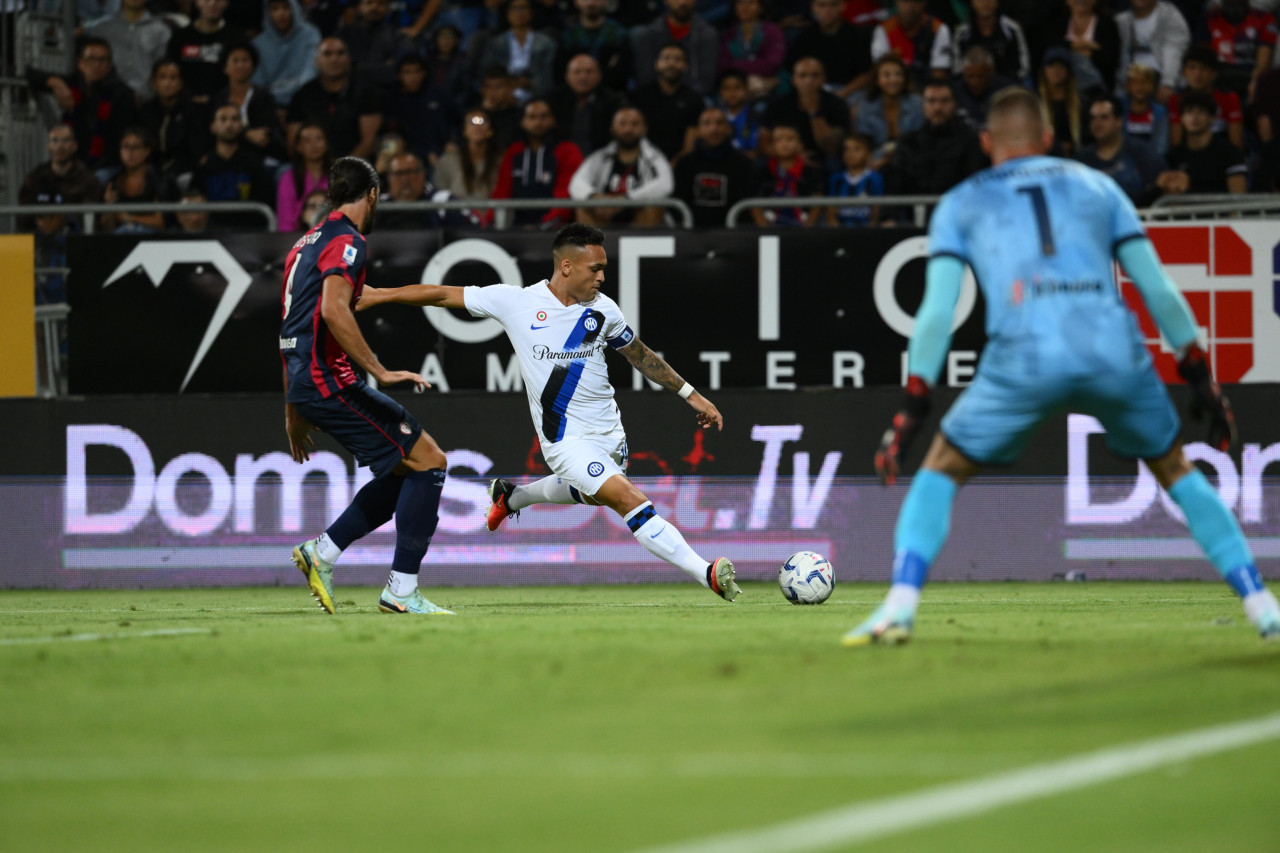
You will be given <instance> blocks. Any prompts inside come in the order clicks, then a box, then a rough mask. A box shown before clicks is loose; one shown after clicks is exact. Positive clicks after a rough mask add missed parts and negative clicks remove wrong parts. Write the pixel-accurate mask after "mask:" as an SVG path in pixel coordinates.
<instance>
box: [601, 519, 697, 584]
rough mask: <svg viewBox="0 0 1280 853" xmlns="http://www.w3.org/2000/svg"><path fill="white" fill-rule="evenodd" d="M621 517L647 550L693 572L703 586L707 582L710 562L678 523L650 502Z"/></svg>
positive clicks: (679, 567) (690, 572)
mask: <svg viewBox="0 0 1280 853" xmlns="http://www.w3.org/2000/svg"><path fill="white" fill-rule="evenodd" d="M622 520H623V521H625V522H626V523H627V526H628V527H630V528H631V535H632V536H634V537H635V538H636V541H637V542H639V543H640V544H641V545H643V546H644V549H645V550H646V551H648V552H649V553H650V554H652V555H654V556H655V557H661V558H662V559H664V560H666V561H667V562H668V563H670V564H671V565H673V566H675V567H676V568H678V569H683V570H684V571H686V572H688V573H689V574H691V575H693V577H694V578H696V579H697V581H698V583H700V584H702V585H703V586H706V585H707V564H708V563H709V562H711V561H710V560H704V559H702V558H701V557H699V556H698V554H697V552H695V551H694V550H693V549H692V548H690V547H689V543H688V542H685V541H684V537H683V536H681V535H680V531H679V530H676V526H675V525H674V524H672V523H671V522H669V521H667V520H666V519H665V518H663V517H662V516H660V515H658V514H657V513H656V512H654V511H653V504H652V503H651V502H649V501H645V502H644V503H642V504H640V506H638V507H636V508H635V509H633V510H631V512H629V513H627V514H626V515H625V516H623V518H622Z"/></svg>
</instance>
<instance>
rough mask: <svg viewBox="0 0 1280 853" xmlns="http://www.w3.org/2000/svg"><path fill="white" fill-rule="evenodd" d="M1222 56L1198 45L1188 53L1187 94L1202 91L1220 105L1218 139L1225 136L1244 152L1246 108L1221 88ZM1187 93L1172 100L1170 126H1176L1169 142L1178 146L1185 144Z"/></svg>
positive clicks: (1184, 71) (1216, 118) (1185, 67)
mask: <svg viewBox="0 0 1280 853" xmlns="http://www.w3.org/2000/svg"><path fill="white" fill-rule="evenodd" d="M1218 67H1219V66H1218V57H1217V55H1216V54H1214V52H1213V49H1212V48H1209V47H1204V46H1200V45H1197V46H1196V47H1193V48H1191V49H1190V50H1188V51H1187V55H1186V57H1185V58H1184V59H1183V60H1182V76H1183V79H1185V80H1186V81H1187V90H1186V92H1202V93H1204V94H1206V95H1208V96H1209V97H1211V98H1213V100H1214V101H1216V102H1217V104H1218V111H1217V114H1216V115H1215V116H1214V119H1213V133H1214V135H1215V136H1222V137H1225V138H1226V139H1227V140H1228V141H1229V142H1230V143H1231V144H1232V145H1234V146H1235V147H1237V148H1239V149H1241V150H1244V109H1243V108H1242V107H1241V106H1240V97H1239V96H1238V95H1237V94H1236V93H1235V92H1232V91H1230V90H1228V89H1221V88H1219V87H1218V86H1217V82H1218ZM1186 92H1182V93H1177V94H1174V95H1173V96H1172V97H1170V98H1169V123H1170V124H1171V125H1172V127H1171V129H1170V133H1169V139H1170V141H1171V142H1172V143H1173V144H1174V145H1179V144H1181V142H1182V115H1181V105H1182V98H1183V96H1184V95H1185V94H1186Z"/></svg>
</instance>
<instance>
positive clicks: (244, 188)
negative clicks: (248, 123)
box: [191, 104, 276, 230]
mask: <svg viewBox="0 0 1280 853" xmlns="http://www.w3.org/2000/svg"><path fill="white" fill-rule="evenodd" d="M209 130H210V132H211V133H212V134H213V148H212V149H211V150H210V151H209V153H208V154H206V155H205V158H204V161H203V162H202V163H201V164H200V165H199V166H197V167H196V171H195V174H193V175H192V176H191V185H192V186H194V187H199V188H200V189H201V190H204V194H205V197H206V198H208V199H209V201H257V202H261V203H263V204H265V205H267V207H272V208H274V206H275V201H276V193H275V182H274V181H273V180H272V179H271V176H270V174H269V173H268V172H267V170H266V169H265V168H264V167H263V165H262V155H261V154H259V153H258V152H257V151H255V150H254V149H253V147H252V146H250V145H247V144H245V141H244V122H243V121H241V119H240V110H239V109H237V108H236V107H235V106H234V105H232V104H223V105H222V106H220V107H218V108H217V109H216V110H214V113H213V122H212V124H210V126H209ZM214 222H216V223H217V224H218V225H219V226H220V227H223V228H243V229H245V230H251V229H254V228H260V227H261V224H260V223H261V222H262V217H260V216H258V215H257V214H254V213H219V214H217V215H215V216H214Z"/></svg>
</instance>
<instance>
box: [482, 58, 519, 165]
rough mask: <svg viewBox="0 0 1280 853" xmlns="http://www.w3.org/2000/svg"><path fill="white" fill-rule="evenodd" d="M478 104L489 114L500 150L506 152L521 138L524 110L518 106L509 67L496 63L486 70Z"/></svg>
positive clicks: (494, 136)
mask: <svg viewBox="0 0 1280 853" xmlns="http://www.w3.org/2000/svg"><path fill="white" fill-rule="evenodd" d="M476 106H477V107H478V108H479V109H482V110H484V111H485V112H486V113H487V114H488V115H489V121H490V123H491V124H492V125H493V138H494V139H495V140H496V141H497V144H498V150H499V151H504V152H505V151H506V150H507V148H509V147H510V146H511V144H512V143H513V142H516V141H517V140H519V139H520V136H521V133H522V132H523V131H522V128H521V124H522V123H523V121H524V110H522V109H521V108H520V107H518V106H516V87H515V82H514V81H513V80H512V79H511V75H510V74H508V73H507V69H505V68H500V67H498V66H496V65H495V66H492V67H490V68H489V69H487V70H486V71H485V73H484V80H483V81H482V82H481V83H480V101H479V103H478V104H476Z"/></svg>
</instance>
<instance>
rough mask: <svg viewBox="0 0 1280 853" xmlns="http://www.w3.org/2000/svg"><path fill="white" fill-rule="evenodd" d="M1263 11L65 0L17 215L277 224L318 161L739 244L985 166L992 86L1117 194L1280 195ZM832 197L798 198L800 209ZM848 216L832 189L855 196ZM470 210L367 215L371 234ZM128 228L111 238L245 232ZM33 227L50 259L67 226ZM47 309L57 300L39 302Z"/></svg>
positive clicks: (867, 207)
mask: <svg viewBox="0 0 1280 853" xmlns="http://www.w3.org/2000/svg"><path fill="white" fill-rule="evenodd" d="M1276 5H1280V4H1278V3H1277V0H1253V2H1252V3H1250V1H1249V0H1216V2H1209V3H1205V2H1203V0H1201V2H1195V0H1110V2H1108V0H896V2H892V0H884V2H878V0H772V2H769V0H505V2H504V0H397V2H391V0H236V2H235V3H234V4H229V3H228V0H79V2H78V9H79V11H80V13H81V23H82V27H81V31H80V38H79V41H78V44H77V62H76V68H75V71H74V72H73V73H71V74H70V75H59V74H51V73H48V72H47V71H44V70H37V69H34V68H33V69H28V71H27V76H28V79H29V81H30V85H31V86H32V87H33V89H35V90H37V91H41V92H48V93H49V94H50V95H52V97H53V98H54V99H55V100H56V102H57V104H58V106H59V108H60V109H61V110H62V112H63V122H64V123H63V124H59V125H57V126H55V127H53V128H52V129H51V130H50V131H49V136H48V150H49V161H48V162H46V163H43V164H41V165H40V166H39V167H37V168H36V169H35V170H34V171H33V172H32V173H31V174H30V175H29V176H28V177H27V179H26V181H25V182H24V184H23V187H22V189H21V192H20V201H22V202H25V203H40V202H58V201H66V202H83V201H104V202H107V203H117V202H132V203H137V202H147V201H158V200H160V201H177V200H188V201H205V200H208V201H239V200H254V201H260V202H263V203H265V204H268V205H270V206H271V207H272V208H273V209H274V210H275V211H276V213H277V215H278V223H279V224H278V228H279V229H280V230H281V231H297V230H300V229H303V228H305V227H308V225H309V224H311V223H312V222H314V221H315V218H316V217H317V216H318V215H320V213H321V212H322V211H323V209H324V205H323V193H324V189H325V187H326V185H327V181H328V166H329V164H330V163H331V162H332V160H333V159H334V158H336V157H340V156H343V155H348V154H353V155H359V156H362V157H366V158H368V159H369V160H370V161H371V162H373V163H374V164H375V165H376V167H377V169H378V171H379V173H380V174H381V175H382V176H383V179H384V194H385V196H387V197H388V198H389V199H395V200H401V201H408V200H416V199H436V200H440V199H448V198H455V199H474V200H485V199H490V198H493V199H507V198H517V199H564V200H565V204H564V206H562V207H557V208H553V209H550V210H546V211H519V212H517V213H516V214H515V215H514V221H515V224H517V225H524V226H529V227H544V228H550V227H556V226H558V225H560V224H563V223H564V222H565V221H568V220H570V219H572V218H574V217H577V218H578V219H581V220H583V221H586V222H589V223H591V224H594V225H612V224H624V223H630V224H633V225H636V226H655V225H660V224H662V223H663V221H664V215H665V212H664V210H663V209H662V208H660V207H657V206H655V207H617V208H609V207H598V208H591V209H587V208H580V209H575V208H574V207H573V204H572V202H573V201H574V200H581V199H587V198H619V197H626V198H629V199H641V200H653V199H662V198H667V197H675V198H679V199H683V200H684V201H686V202H687V203H688V204H689V205H690V207H691V208H692V210H693V212H694V216H695V220H696V224H697V225H698V226H700V227H712V226H717V225H721V224H723V223H724V220H725V214H726V212H727V210H728V209H729V207H730V206H732V205H733V204H734V203H736V202H737V201H739V200H741V199H744V198H754V197H763V198H782V199H792V198H794V199H796V200H797V204H796V206H794V207H792V206H786V207H781V208H779V209H777V210H755V211H753V215H754V218H755V221H756V223H757V224H759V225H761V226H812V225H815V224H826V225H832V226H865V225H874V224H880V225H887V224H893V223H894V222H895V221H898V220H899V217H900V216H901V215H904V214H898V213H897V212H896V211H894V210H893V209H889V208H884V209H881V208H877V207H876V206H875V205H874V204H873V203H870V202H869V199H872V198H874V197H875V196H880V195H885V194H939V193H942V192H945V191H946V190H948V189H950V188H951V187H952V186H954V185H956V184H957V183H958V182H960V181H961V180H963V179H964V178H965V177H967V176H968V175H970V174H972V173H974V172H975V171H977V170H979V169H981V168H983V167H985V166H986V165H987V159H986V157H985V155H984V154H983V152H982V149H981V146H980V145H979V142H978V131H979V130H980V129H981V128H982V127H983V124H984V121H985V114H986V107H987V104H988V103H989V101H990V99H991V97H992V95H993V94H994V93H995V92H997V91H999V90H1000V89H1001V88H1003V87H1006V86H1011V85H1022V86H1026V87H1028V88H1031V89H1032V90H1034V91H1036V92H1038V94H1039V95H1040V97H1041V99H1042V101H1043V105H1044V110H1045V112H1046V117H1047V119H1048V120H1049V122H1050V123H1051V124H1052V126H1053V128H1054V130H1055V137H1056V141H1055V145H1054V152H1053V153H1055V154H1057V155H1059V156H1062V157H1073V158H1076V159H1078V160H1080V161H1082V162H1084V163H1087V164H1088V165H1090V166H1092V167H1094V168H1096V169H1099V170H1102V171H1104V172H1106V173H1108V174H1110V175H1111V176H1112V177H1113V178H1114V179H1115V180H1116V181H1117V182H1118V183H1119V185H1120V186H1121V187H1122V188H1123V189H1124V191H1125V192H1126V193H1127V194H1128V195H1129V196H1130V197H1131V198H1132V199H1133V200H1134V202H1135V203H1137V204H1138V205H1139V206H1143V205H1149V204H1150V203H1152V202H1153V201H1154V200H1156V199H1157V198H1159V197H1161V196H1164V195H1169V194H1178V193H1244V192H1248V191H1253V192H1272V191H1275V190H1276V188H1277V184H1278V183H1280V156H1278V153H1277V149H1278V147H1280V143H1278V142H1277V140H1276V136H1275V131H1276V130H1277V129H1278V128H1280V70H1278V69H1277V68H1273V67H1272V66H1273V64H1274V62H1275V60H1276V59H1277V56H1276V50H1275V47H1276V23H1275V18H1274V17H1273V14H1272V10H1273V7H1275V6H1276ZM827 195H829V196H839V197H844V198H848V199H849V200H850V201H849V204H848V205H847V206H837V207H831V208H825V207H805V206H804V205H803V204H802V203H801V200H802V199H804V198H806V197H812V196H827ZM855 200H856V201H855ZM493 219H494V216H493V214H492V213H490V212H487V211H485V210H483V209H481V208H477V209H476V211H475V212H474V214H466V215H464V214H453V215H450V216H449V217H448V218H445V217H442V216H441V215H440V214H438V213H435V212H429V213H420V214H411V213H406V212H394V213H393V212H392V211H387V212H386V213H385V214H384V215H383V216H382V217H380V220H379V227H380V228H388V227H390V228H421V227H426V226H431V225H439V224H442V223H447V224H451V225H459V226H474V227H484V226H486V225H488V224H489V223H491V222H492V221H493ZM260 221H261V220H260V218H259V217H255V216H254V215H252V214H242V213H236V214H232V213H226V214H220V213H219V214H214V215H212V216H210V215H206V214H195V213H192V214H184V215H178V216H175V217H169V218H166V217H163V216H161V215H160V214H138V213H132V212H122V213H119V214H116V215H114V216H112V217H109V221H108V222H107V223H106V224H107V226H108V227H110V228H115V229H117V230H123V231H155V230H161V229H166V228H167V229H169V230H177V231H186V232H198V231H202V230H206V229H210V228H255V227H260V225H259V224H258V223H259V222H260ZM27 227H29V228H32V229H33V230H35V231H36V233H37V237H38V238H39V239H44V240H46V241H48V240H49V239H51V238H52V237H55V236H56V235H58V234H60V233H62V232H63V231H65V229H66V228H67V227H68V224H67V222H66V217H62V216H58V215H56V214H51V215H48V216H41V217H37V218H35V219H34V220H33V221H32V222H30V223H28V224H27ZM47 298H48V299H49V300H51V301H56V294H49V295H48V297H47Z"/></svg>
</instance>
